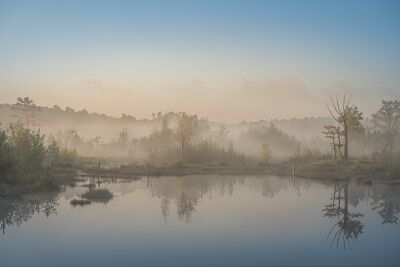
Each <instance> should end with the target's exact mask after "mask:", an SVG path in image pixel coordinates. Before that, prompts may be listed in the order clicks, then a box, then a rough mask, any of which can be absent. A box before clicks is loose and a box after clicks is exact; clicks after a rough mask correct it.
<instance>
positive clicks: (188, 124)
mask: <svg viewBox="0 0 400 267" xmlns="http://www.w3.org/2000/svg"><path fill="white" fill-rule="evenodd" d="M199 129H200V123H199V119H198V118H197V115H189V114H186V113H185V112H181V113H178V124H177V126H176V132H175V137H176V140H177V141H178V142H179V144H180V152H179V162H182V160H183V151H184V149H185V147H186V145H187V144H188V143H189V142H190V140H192V138H193V136H195V135H196V134H197V133H198V131H199Z"/></svg>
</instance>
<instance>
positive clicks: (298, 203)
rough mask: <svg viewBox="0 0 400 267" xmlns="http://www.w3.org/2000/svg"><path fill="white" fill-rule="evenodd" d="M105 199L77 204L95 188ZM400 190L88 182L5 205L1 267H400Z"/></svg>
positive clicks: (239, 181)
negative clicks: (103, 191) (107, 195)
mask: <svg viewBox="0 0 400 267" xmlns="http://www.w3.org/2000/svg"><path fill="white" fill-rule="evenodd" d="M90 182H92V183H95V184H96V187H100V188H107V189H109V190H110V191H111V192H112V193H113V194H114V195H115V197H114V198H113V199H112V200H110V201H108V202H106V203H103V202H92V203H91V204H90V205H85V206H73V205H71V203H70V201H71V200H72V199H74V198H76V197H77V196H79V195H80V194H82V193H84V192H86V191H87V190H88V187H87V186H86V185H87V184H88V183H90ZM399 216H400V186H399V185H395V184H392V185H388V184H383V183H382V184H377V183H373V184H372V185H368V184H357V183H356V182H342V183H334V182H319V181H310V180H301V179H296V181H293V179H292V178H289V177H288V178H284V177H275V176H186V177H161V178H150V179H149V180H147V179H146V178H144V179H140V180H135V181H126V180H118V179H117V180H110V179H89V180H88V181H83V182H81V183H79V184H78V185H76V186H74V187H66V188H65V190H64V191H63V192H61V193H42V194H33V195H29V196H25V197H23V198H20V199H13V200H1V206H0V223H1V231H2V234H1V235H0V265H1V266H26V265H32V266H33V265H36V266H110V265H111V266H132V265H139V266H144V265H148V266H205V265H210V266H265V265H281V266H312V265H314V266H384V265H387V266H396V265H399V264H400V256H399V255H400V254H399V248H400V228H399V225H398V217H399Z"/></svg>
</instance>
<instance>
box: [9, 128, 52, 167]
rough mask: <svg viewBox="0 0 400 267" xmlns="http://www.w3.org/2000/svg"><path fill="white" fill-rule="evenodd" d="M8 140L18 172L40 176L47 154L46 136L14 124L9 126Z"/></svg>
mask: <svg viewBox="0 0 400 267" xmlns="http://www.w3.org/2000/svg"><path fill="white" fill-rule="evenodd" d="M8 139H9V140H8V142H9V144H10V147H11V154H12V156H13V160H14V161H15V167H16V170H17V172H18V173H31V174H38V172H39V171H40V170H41V168H42V164H43V161H44V158H45V152H46V148H45V145H44V135H42V134H41V133H40V131H36V130H32V129H29V128H26V127H24V126H23V124H22V123H21V122H14V123H10V124H9V126H8Z"/></svg>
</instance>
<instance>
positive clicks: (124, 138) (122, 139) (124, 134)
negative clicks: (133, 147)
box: [119, 128, 129, 146]
mask: <svg viewBox="0 0 400 267" xmlns="http://www.w3.org/2000/svg"><path fill="white" fill-rule="evenodd" d="M128 142H129V134H128V129H127V128H124V129H122V131H121V132H120V133H119V143H120V144H121V145H123V146H127V145H128Z"/></svg>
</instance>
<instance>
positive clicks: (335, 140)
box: [322, 125, 343, 160]
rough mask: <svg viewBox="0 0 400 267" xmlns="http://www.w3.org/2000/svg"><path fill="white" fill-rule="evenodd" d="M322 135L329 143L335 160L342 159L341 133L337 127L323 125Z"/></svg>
mask: <svg viewBox="0 0 400 267" xmlns="http://www.w3.org/2000/svg"><path fill="white" fill-rule="evenodd" d="M322 134H324V135H325V137H326V138H328V139H329V140H330V141H331V147H332V150H333V152H334V154H335V160H337V159H338V158H341V157H342V146H343V144H342V142H341V138H340V136H341V132H340V127H339V126H333V125H324V130H323V131H322Z"/></svg>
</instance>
